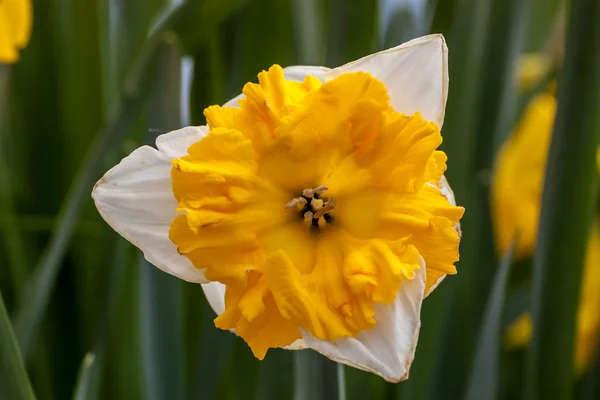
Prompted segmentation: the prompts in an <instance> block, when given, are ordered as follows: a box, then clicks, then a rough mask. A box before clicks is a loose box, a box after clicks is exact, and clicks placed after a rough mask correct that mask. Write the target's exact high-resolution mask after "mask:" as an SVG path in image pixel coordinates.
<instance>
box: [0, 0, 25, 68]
mask: <svg viewBox="0 0 600 400" xmlns="http://www.w3.org/2000/svg"><path fill="white" fill-rule="evenodd" d="M31 21H32V7H31V0H0V63H14V62H16V61H17V60H18V59H19V49H22V48H24V47H25V46H26V45H27V43H28V42H29V36H30V34H31Z"/></svg>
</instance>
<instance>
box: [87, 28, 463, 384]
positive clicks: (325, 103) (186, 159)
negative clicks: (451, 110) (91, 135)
mask: <svg viewBox="0 0 600 400" xmlns="http://www.w3.org/2000/svg"><path fill="white" fill-rule="evenodd" d="M446 54H447V50H446V47H445V43H444V40H443V38H442V37H441V36H440V35H432V36H428V37H424V38H420V39H416V40H415V41H411V42H409V43H407V44H405V45H402V46H399V47H398V48H395V49H391V50H388V51H386V52H382V53H378V54H375V55H372V56H369V57H366V58H365V59H362V60H358V61H356V62H354V63H350V64H347V65H346V66H342V67H339V68H336V69H333V70H329V69H326V68H324V67H290V68H286V69H282V68H281V67H279V66H278V65H274V66H272V67H271V68H270V69H269V70H268V71H263V72H261V73H260V74H259V75H258V83H257V84H254V83H248V84H246V85H245V86H244V88H243V93H242V95H240V96H238V97H237V98H235V99H233V100H232V101H230V102H228V103H227V104H226V105H225V106H211V107H208V108H207V109H206V110H205V112H204V114H205V116H206V120H207V126H206V127H188V128H184V129H182V130H179V131H174V132H171V133H169V134H166V135H162V136H160V137H159V138H158V139H157V147H158V150H155V149H153V148H150V147H148V146H145V147H142V148H140V149H138V150H136V151H135V152H134V153H132V154H131V155H130V156H129V157H127V158H126V159H125V160H123V161H122V162H121V164H119V165H118V166H116V167H115V168H113V169H112V170H111V171H109V172H108V173H107V174H106V175H105V176H104V177H103V178H102V179H101V180H100V181H99V182H98V184H97V185H96V187H95V189H94V193H93V197H94V200H95V202H96V205H97V207H98V210H99V211H100V213H101V214H102V215H103V217H104V218H105V219H106V221H107V222H108V223H109V224H111V226H113V227H114V228H115V229H116V230H117V231H118V232H119V233H121V234H122V235H123V236H125V237H126V238H128V239H129V240H130V241H132V242H133V243H134V244H136V245H137V246H138V247H140V249H142V250H143V251H144V253H145V256H146V258H147V259H148V260H149V261H150V262H152V263H153V264H154V265H156V266H157V267H159V268H161V269H163V270H165V271H167V272H169V273H172V274H173V275H176V276H179V277H181V278H183V279H186V280H188V281H194V282H200V283H203V289H204V291H205V293H206V295H207V298H208V300H209V302H210V304H211V306H212V307H213V309H214V310H215V311H216V313H217V314H218V316H217V318H216V320H215V325H216V326H217V327H219V328H221V329H224V330H231V331H233V332H235V333H236V334H237V335H239V336H240V337H242V338H243V339H244V340H245V341H246V342H247V343H248V345H249V346H250V348H251V349H252V351H253V353H254V355H255V356H256V357H257V358H259V359H262V358H263V357H265V355H266V353H267V350H268V349H270V348H277V347H284V348H289V349H302V348H307V347H308V348H312V349H314V350H317V351H319V352H321V353H323V354H325V355H326V356H328V357H330V358H332V359H334V360H336V361H340V362H344V363H346V364H349V365H353V366H356V367H358V368H361V369H364V370H367V371H372V372H374V373H377V374H379V375H381V376H383V377H384V378H385V379H387V380H390V381H399V380H402V379H406V377H407V376H408V368H409V366H410V363H411V362H412V358H413V356H414V350H415V346H416V340H417V337H418V329H419V325H420V322H419V314H420V307H421V303H422V300H423V298H424V297H425V296H426V295H427V294H429V293H430V292H431V291H432V290H433V289H434V288H435V287H436V286H437V285H438V284H439V283H440V282H441V280H442V279H443V278H444V277H445V276H446V275H447V274H454V273H456V269H455V267H454V263H455V262H456V261H457V260H458V245H459V231H460V229H459V225H458V224H459V220H460V218H461V217H462V215H463V212H464V210H463V208H462V207H457V206H456V204H455V203H454V197H453V195H452V192H451V190H450V188H449V186H448V184H447V182H446V179H445V178H444V176H443V174H444V172H445V170H446V155H445V154H444V153H443V152H442V151H439V150H437V148H438V146H439V145H440V144H441V142H442V137H441V135H440V127H441V123H442V121H443V113H444V106H445V101H446V90H447V59H446ZM398 66H402V68H401V69H398ZM423 71H426V72H423ZM427 71H429V72H427Z"/></svg>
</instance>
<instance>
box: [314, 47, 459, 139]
mask: <svg viewBox="0 0 600 400" xmlns="http://www.w3.org/2000/svg"><path fill="white" fill-rule="evenodd" d="M355 71H364V72H369V73H370V74H371V75H373V76H374V77H376V78H377V79H379V80H381V81H382V82H383V83H384V84H385V86H386V87H387V89H388V92H389V95H390V101H391V104H392V106H393V107H394V109H395V110H396V111H398V112H401V113H405V114H407V115H410V114H412V113H414V112H416V111H420V112H421V115H422V116H423V118H425V119H427V120H429V121H433V122H435V123H437V124H438V126H439V127H440V128H441V127H442V124H443V122H444V111H445V109H446V99H447V97H448V48H447V47H446V41H445V40H444V37H443V36H442V35H429V36H423V37H420V38H418V39H414V40H411V41H410V42H406V43H404V44H401V45H400V46H398V47H394V48H392V49H388V50H385V51H381V52H379V53H375V54H372V55H370V56H367V57H363V58H361V59H359V60H357V61H353V62H351V63H349V64H346V65H343V66H341V67H338V68H334V69H333V70H331V71H329V72H328V73H327V74H325V81H329V80H331V79H333V78H336V77H338V76H340V75H341V74H344V73H346V72H355Z"/></svg>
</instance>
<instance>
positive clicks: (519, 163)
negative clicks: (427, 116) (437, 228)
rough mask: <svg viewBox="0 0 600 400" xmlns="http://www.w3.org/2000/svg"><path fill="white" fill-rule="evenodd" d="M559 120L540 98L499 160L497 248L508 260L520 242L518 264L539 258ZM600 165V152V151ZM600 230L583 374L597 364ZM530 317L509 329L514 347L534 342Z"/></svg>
mask: <svg viewBox="0 0 600 400" xmlns="http://www.w3.org/2000/svg"><path fill="white" fill-rule="evenodd" d="M555 114H556V99H555V97H554V96H553V95H552V94H549V93H541V94H538V95H536V96H535V97H534V98H533V99H532V100H531V101H530V103H529V104H528V106H527V108H526V109H525V111H524V114H523V116H522V118H521V121H520V122H519V123H518V124H517V126H516V128H515V130H514V132H513V133H512V134H511V136H510V138H509V139H508V140H507V142H506V143H505V144H504V146H503V147H502V149H501V151H500V153H499V155H498V158H497V160H496V165H495V172H494V178H493V185H492V213H493V223H494V230H495V234H496V243H497V248H498V252H499V254H503V253H504V252H505V251H506V250H507V249H508V247H509V245H510V243H511V242H512V240H513V239H514V238H517V242H516V247H515V258H517V259H519V258H525V257H530V256H532V255H533V253H534V252H535V245H536V238H537V229H538V217H539V214H540V207H541V199H542V190H543V184H544V171H545V168H546V160H547V156H548V150H549V146H550V138H551V135H552V127H553V124H554V117H555ZM598 161H599V165H600V150H599V160H598ZM599 229H600V227H599V226H598V225H597V224H596V225H595V226H594V230H593V232H592V234H591V237H590V240H589V245H588V250H587V253H586V259H585V268H584V272H583V276H582V279H583V281H582V289H581V294H580V301H579V310H578V314H577V343H576V349H575V362H576V367H577V370H578V371H579V372H581V371H583V370H584V369H585V368H586V367H587V366H589V363H590V362H591V360H592V359H593V357H594V355H595V352H596V347H597V338H598V334H599V333H600V331H599V327H600V232H599ZM531 333H532V322H531V317H530V315H529V314H523V315H521V316H520V317H519V318H518V319H517V320H516V321H515V322H514V323H513V324H512V325H511V326H510V327H509V329H508V332H507V335H506V342H507V344H508V345H509V346H520V345H525V344H527V343H528V342H529V340H530V339H531Z"/></svg>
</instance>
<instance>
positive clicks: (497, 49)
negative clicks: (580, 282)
mask: <svg viewBox="0 0 600 400" xmlns="http://www.w3.org/2000/svg"><path fill="white" fill-rule="evenodd" d="M528 6H529V1H528V0H525V1H522V0H510V1H504V0H461V1H459V3H458V7H459V8H458V9H457V10H456V13H455V15H456V20H455V26H454V29H455V30H454V31H453V36H452V37H451V40H450V42H449V62H450V65H449V68H450V71H449V73H450V76H451V80H452V82H453V83H452V84H451V86H450V91H449V94H448V96H449V97H448V106H447V109H446V116H447V118H446V121H445V123H444V127H443V129H442V135H443V136H444V145H443V146H444V148H445V149H446V150H447V154H448V159H449V162H448V165H449V168H448V171H447V175H448V180H449V182H450V184H451V185H452V187H453V189H454V191H455V193H456V199H457V202H458V204H459V205H462V206H464V207H465V209H466V212H465V217H464V218H463V221H462V227H463V231H464V232H465V235H464V236H463V238H462V240H461V243H460V262H459V263H458V264H457V275H456V277H449V278H448V282H444V284H449V285H452V286H451V290H450V291H449V292H448V298H447V301H446V302H445V303H446V305H445V307H446V312H445V314H446V315H445V317H444V320H445V327H444V329H443V330H442V333H441V336H440V338H441V339H440V340H441V341H442V343H443V345H442V346H441V347H440V355H439V360H438V363H437V365H436V368H437V371H436V383H435V389H434V397H436V398H438V397H444V396H451V397H457V398H458V397H463V396H464V394H465V387H466V383H467V379H468V372H469V368H470V363H471V361H472V360H473V343H474V342H475V341H476V340H477V334H478V330H479V326H480V323H481V320H482V317H483V312H484V306H485V301H486V299H487V298H488V293H489V290H490V284H491V282H492V281H493V276H494V271H495V267H496V266H497V261H496V257H495V248H494V243H493V235H492V223H491V216H490V209H489V204H490V198H489V197H490V187H489V183H490V176H491V172H492V168H493V163H494V150H495V148H496V146H497V143H498V140H496V138H497V137H499V136H500V135H501V132H502V131H503V130H505V129H509V128H508V126H509V125H510V122H511V121H512V119H513V118H512V115H513V113H514V105H515V103H516V102H515V101H514V98H515V92H514V86H513V85H511V83H512V79H513V73H514V65H515V64H516V60H517V57H518V55H519V54H520V52H521V49H522V46H523V43H524V31H525V29H524V28H525V22H526V16H527V12H528Z"/></svg>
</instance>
